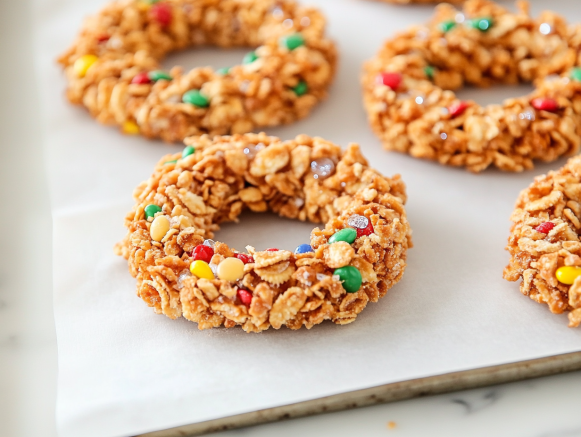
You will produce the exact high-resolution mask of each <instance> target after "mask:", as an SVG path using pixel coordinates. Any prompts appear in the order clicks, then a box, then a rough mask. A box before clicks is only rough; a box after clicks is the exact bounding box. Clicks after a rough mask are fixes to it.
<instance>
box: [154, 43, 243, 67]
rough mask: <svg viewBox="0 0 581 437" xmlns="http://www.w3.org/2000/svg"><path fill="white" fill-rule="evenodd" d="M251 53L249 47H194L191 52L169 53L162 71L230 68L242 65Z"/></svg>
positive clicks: (164, 60)
mask: <svg viewBox="0 0 581 437" xmlns="http://www.w3.org/2000/svg"><path fill="white" fill-rule="evenodd" d="M249 52H252V48H250V47H236V48H230V49H223V48H219V47H213V46H204V47H196V48H195V49H193V50H184V51H180V52H171V53H169V54H168V55H167V56H166V57H165V58H164V59H163V61H162V66H163V69H164V70H167V71H169V70H170V69H171V68H172V67H175V66H176V65H179V66H180V67H183V69H184V72H187V71H190V70H192V69H194V68H197V67H212V68H213V69H214V70H219V69H222V68H224V69H225V68H230V67H233V66H234V65H240V64H242V63H243V60H244V57H245V56H246V55H247V54H248V53H249Z"/></svg>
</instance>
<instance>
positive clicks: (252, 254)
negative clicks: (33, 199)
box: [116, 133, 411, 332]
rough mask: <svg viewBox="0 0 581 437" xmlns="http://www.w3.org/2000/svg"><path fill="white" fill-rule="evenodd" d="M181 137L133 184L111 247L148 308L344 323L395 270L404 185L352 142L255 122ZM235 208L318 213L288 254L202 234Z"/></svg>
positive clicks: (196, 316)
mask: <svg viewBox="0 0 581 437" xmlns="http://www.w3.org/2000/svg"><path fill="white" fill-rule="evenodd" d="M185 142H186V144H188V146H187V147H186V149H185V150H184V152H183V153H182V155H179V156H178V155H168V156H166V157H165V158H164V159H162V160H161V161H160V162H159V164H158V165H157V166H156V168H155V171H154V173H153V175H152V177H151V178H150V179H149V180H147V181H145V182H143V183H142V184H141V185H140V186H139V187H138V188H137V189H136V191H135V193H134V197H135V200H136V205H135V207H134V208H133V211H132V212H130V213H129V214H128V215H127V217H126V220H125V225H126V227H127V228H128V234H127V236H126V237H125V239H124V240H123V241H122V242H121V243H119V244H118V245H117V246H116V253H117V254H119V255H122V256H124V257H125V258H127V259H128V260H129V270H130V272H131V274H132V275H133V276H134V277H136V278H137V294H138V296H140V297H141V298H142V299H143V300H144V301H145V302H146V303H147V304H148V305H149V306H151V307H153V308H154V310H155V312H156V313H162V314H165V315H166V316H168V317H170V318H172V319H176V318H178V317H180V316H183V317H185V318H186V319H188V320H190V321H192V322H197V323H198V328H199V329H209V328H214V327H219V326H221V325H224V326H225V327H227V328H231V327H234V326H237V325H240V326H242V329H244V330H245V331H246V332H260V331H263V330H265V329H268V328H269V327H270V326H272V327H274V328H275V329H278V328H280V327H281V326H282V325H286V326H287V327H289V328H291V329H299V328H300V327H301V326H302V325H305V326H306V327H307V328H311V327H312V326H313V325H316V324H318V323H321V322H322V321H324V320H331V321H333V322H334V323H337V324H347V323H351V322H353V321H354V320H355V318H356V317H357V314H359V313H360V312H361V311H362V310H363V308H365V306H366V305H367V302H369V301H371V302H377V300H378V299H379V298H380V297H383V296H384V295H385V294H386V292H387V290H388V289H389V288H391V287H392V286H393V285H394V284H395V283H396V282H398V281H399V280H400V279H401V277H402V275H403V272H404V270H405V267H406V252H407V249H408V247H411V230H410V227H409V224H408V221H407V219H406V213H405V210H404V203H405V201H406V194H405V186H404V183H403V182H402V181H401V179H400V177H399V175H397V176H394V177H392V178H385V177H383V176H382V175H380V174H379V173H378V172H377V171H375V170H373V169H372V168H370V167H369V166H368V165H367V161H366V160H365V158H364V157H363V156H362V155H361V153H360V151H359V146H357V145H356V144H350V145H349V147H348V148H347V150H345V151H341V149H340V147H338V146H336V145H334V144H332V143H330V142H328V141H325V140H323V139H322V138H310V137H308V136H306V135H300V136H298V137H296V138H295V139H294V140H290V141H284V142H283V141H281V140H279V139H278V138H275V137H269V136H267V135H266V134H263V133H261V134H246V135H240V134H238V135H234V136H222V137H220V136H217V137H214V138H211V137H209V136H207V135H204V136H201V137H192V138H188V139H186V141H185ZM245 208H249V209H250V210H252V211H256V212H263V211H266V210H271V211H274V212H276V213H278V214H280V215H281V216H283V217H289V218H293V219H299V220H301V221H304V220H309V221H312V222H324V223H326V224H325V228H324V229H322V230H321V229H319V228H315V229H314V230H313V231H312V233H311V241H310V242H309V244H302V245H300V246H298V247H297V249H296V250H295V251H294V253H293V252H290V251H288V250H278V249H274V248H273V249H267V250H264V251H257V250H255V249H254V248H253V247H251V246H247V247H246V249H247V251H248V253H240V252H238V251H236V250H234V249H232V248H230V247H228V245H226V244H225V243H221V242H214V241H212V240H210V239H211V238H212V237H213V235H214V231H216V230H218V229H219V226H218V224H219V223H221V222H224V221H236V220H237V218H238V216H239V215H240V213H241V211H242V210H243V209H245Z"/></svg>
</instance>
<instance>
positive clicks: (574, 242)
mask: <svg viewBox="0 0 581 437" xmlns="http://www.w3.org/2000/svg"><path fill="white" fill-rule="evenodd" d="M580 217H581V156H576V157H574V158H571V159H570V160H569V162H567V164H566V165H565V166H564V167H563V168H561V169H560V170H559V171H551V172H549V174H547V175H542V176H538V177H536V178H535V181H534V182H533V183H532V184H531V185H530V186H529V187H528V188H527V189H526V190H523V191H522V192H521V193H520V195H519V197H518V200H517V202H516V208H515V210H514V212H513V213H512V216H511V220H512V221H513V222H514V224H513V225H512V229H511V235H510V237H509V239H508V246H507V247H506V248H507V250H508V251H509V252H510V255H511V259H510V263H509V265H508V266H507V267H506V268H505V269H504V278H505V279H507V280H509V281H517V280H519V279H521V278H522V282H521V285H520V290H521V292H522V293H523V294H524V295H525V296H529V297H530V298H531V299H533V300H535V301H536V302H539V303H546V304H547V305H548V306H549V309H550V310H551V312H553V313H556V314H561V313H563V312H564V311H570V312H569V326H570V327H577V326H579V324H580V323H581V279H580V278H581V242H579V230H580V229H581V221H580V220H579V218H580Z"/></svg>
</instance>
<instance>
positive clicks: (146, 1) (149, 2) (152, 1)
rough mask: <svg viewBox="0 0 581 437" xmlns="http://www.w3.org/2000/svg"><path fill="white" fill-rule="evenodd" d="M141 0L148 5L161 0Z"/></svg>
mask: <svg viewBox="0 0 581 437" xmlns="http://www.w3.org/2000/svg"><path fill="white" fill-rule="evenodd" d="M141 1H142V2H143V3H145V4H147V5H154V4H156V3H157V2H159V1H160V0H141Z"/></svg>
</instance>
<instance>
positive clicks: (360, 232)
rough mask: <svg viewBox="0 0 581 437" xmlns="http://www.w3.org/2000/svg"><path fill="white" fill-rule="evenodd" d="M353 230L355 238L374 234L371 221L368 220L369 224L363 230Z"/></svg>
mask: <svg viewBox="0 0 581 437" xmlns="http://www.w3.org/2000/svg"><path fill="white" fill-rule="evenodd" d="M355 230H356V231H357V238H359V237H363V236H364V235H371V234H373V232H374V231H373V225H372V224H371V220H369V224H368V225H367V227H365V228H363V229H359V228H355Z"/></svg>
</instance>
